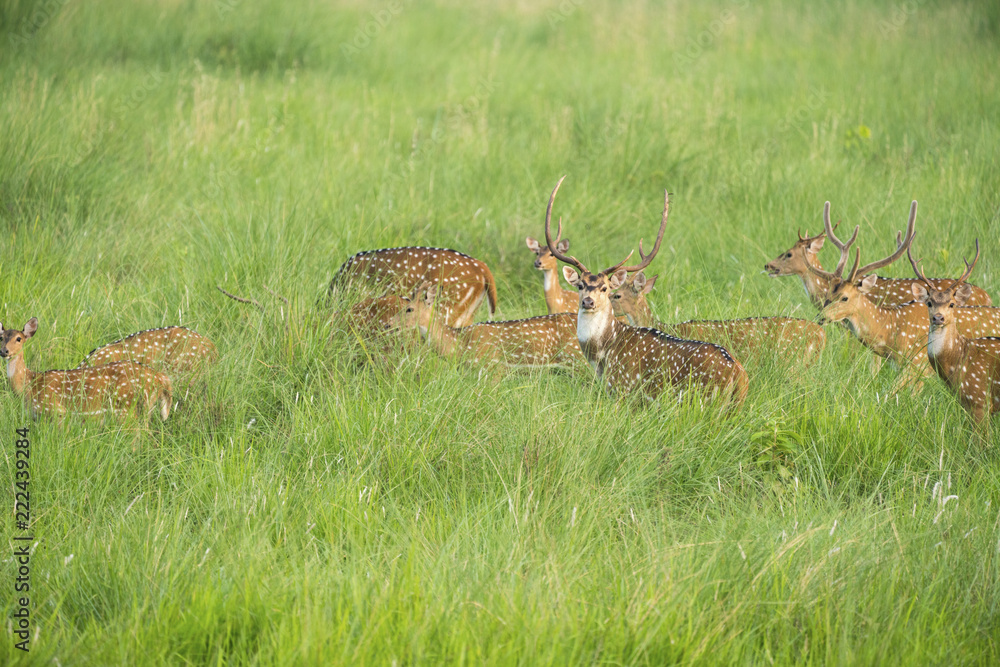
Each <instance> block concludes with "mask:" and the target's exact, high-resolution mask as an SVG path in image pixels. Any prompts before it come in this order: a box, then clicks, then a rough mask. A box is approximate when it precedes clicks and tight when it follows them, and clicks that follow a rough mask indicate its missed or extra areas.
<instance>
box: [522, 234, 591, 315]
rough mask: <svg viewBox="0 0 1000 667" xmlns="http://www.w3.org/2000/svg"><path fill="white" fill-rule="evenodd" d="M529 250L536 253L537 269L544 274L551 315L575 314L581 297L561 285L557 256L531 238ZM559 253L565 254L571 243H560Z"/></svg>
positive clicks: (547, 303)
mask: <svg viewBox="0 0 1000 667" xmlns="http://www.w3.org/2000/svg"><path fill="white" fill-rule="evenodd" d="M526 242H527V244H528V250H530V251H531V252H533V253H535V255H536V257H535V268H536V269H538V270H539V271H541V272H542V278H543V280H544V283H543V284H544V287H545V307H546V308H548V310H549V315H553V314H555V313H575V312H576V309H577V307H578V306H579V301H580V296H579V295H578V294H577V293H576V292H574V291H573V290H568V289H564V288H563V286H562V285H560V284H559V274H558V273H556V269H558V268H559V262H558V261H557V260H556V258H555V255H553V254H552V253H551V252H549V248H548V246H543V245H539V244H538V241H536V240H535V239H533V238H531V237H530V236H529V237H528V238H527V239H526ZM558 250H559V252H561V253H565V252H566V251H567V250H569V241H568V240H566V239H563V240H561V241H559V248H558Z"/></svg>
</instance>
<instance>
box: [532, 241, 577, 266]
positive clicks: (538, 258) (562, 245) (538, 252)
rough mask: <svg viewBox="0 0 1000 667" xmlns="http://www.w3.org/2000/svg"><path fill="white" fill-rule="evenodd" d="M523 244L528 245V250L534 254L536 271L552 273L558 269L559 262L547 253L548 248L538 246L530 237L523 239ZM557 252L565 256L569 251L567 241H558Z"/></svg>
mask: <svg viewBox="0 0 1000 667" xmlns="http://www.w3.org/2000/svg"><path fill="white" fill-rule="evenodd" d="M525 242H526V243H527V245H528V250H530V251H531V252H533V253H535V268H536V269H538V270H539V271H554V270H555V269H557V268H558V267H559V262H558V261H557V260H556V258H555V255H553V254H552V253H551V252H550V251H549V247H548V246H544V245H540V244H539V243H538V241H536V240H535V239H533V238H531V237H530V236H529V237H528V238H527V239H525ZM557 250H559V252H561V253H563V254H565V253H566V251H567V250H569V241H568V240H567V239H562V240H561V241H559V243H558V246H557Z"/></svg>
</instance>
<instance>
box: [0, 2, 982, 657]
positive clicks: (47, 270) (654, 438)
mask: <svg viewBox="0 0 1000 667" xmlns="http://www.w3.org/2000/svg"><path fill="white" fill-rule="evenodd" d="M998 62H1000V9H998V6H997V5H996V3H991V2H985V1H984V2H936V1H933V0H927V1H926V2H922V1H920V0H916V1H914V2H908V3H898V4H893V3H883V2H872V3H868V2H849V3H839V2H815V3H808V4H807V5H806V6H804V7H803V6H799V5H797V4H795V5H793V4H791V3H789V4H787V5H786V4H780V3H777V2H771V1H769V0H737V1H735V2H707V3H702V2H699V3H694V2H692V3H683V4H681V3H666V4H660V3H652V2H637V3H624V2H602V1H598V0H563V2H561V3H559V2H556V1H555V0H553V1H552V2H549V3H546V2H538V3H534V2H526V1H523V0H505V1H503V2H497V3H482V5H481V6H473V7H470V6H468V3H464V2H457V1H451V2H446V1H442V2H437V3H429V4H428V3H417V2H408V1H406V0H396V1H393V2H374V3H370V4H364V3H357V4H355V3H345V4H344V6H339V7H330V6H327V5H326V4H325V3H318V2H306V3H283V2H277V1H270V0H268V1H266V2H249V1H248V0H216V1H215V2H208V1H205V2H200V1H192V2H178V1H175V0H165V1H163V2H152V1H143V2H132V3H129V4H128V5H127V6H124V7H119V3H117V2H111V1H110V0H95V1H91V2H62V1H61V0H47V1H43V2H38V3H31V2H24V1H20V2H19V1H18V0H0V86H2V91H3V94H2V96H0V229H2V236H3V238H2V242H0V244H2V248H3V250H2V255H0V257H2V262H3V266H2V269H3V271H2V276H3V278H2V280H0V303H2V310H0V320H2V322H3V323H4V324H5V325H6V326H8V327H10V326H17V327H20V326H21V325H22V324H23V323H24V322H25V321H26V320H27V319H28V318H29V317H32V316H37V317H38V318H39V320H40V327H39V332H38V334H36V336H35V338H33V339H32V341H31V342H30V343H29V345H28V346H27V347H26V350H27V354H26V358H27V361H28V363H29V365H30V366H31V367H32V368H33V369H36V370H41V369H47V368H64V367H71V366H75V365H76V363H77V362H78V361H79V360H80V359H81V358H82V357H83V355H84V354H86V353H87V352H88V351H89V350H90V349H92V348H93V347H95V346H97V345H98V344H101V343H103V342H106V341H109V340H112V339H115V338H118V337H120V336H121V335H123V334H127V333H130V332H133V331H136V330H139V329H145V328H149V327H154V326H163V325H170V324H183V325H186V326H191V327H193V328H195V329H197V330H198V331H199V332H201V333H203V334H206V335H207V336H209V337H210V338H212V339H213V340H214V341H215V342H216V344H217V345H218V347H219V349H220V351H221V353H222V357H221V361H220V363H219V364H218V365H217V366H216V367H214V368H213V369H212V370H211V371H210V373H209V374H208V376H207V378H206V379H205V381H204V382H203V383H200V384H196V385H195V386H193V387H191V388H189V389H188V390H187V391H186V392H183V393H185V394H186V395H184V396H181V398H182V401H181V404H180V406H179V407H178V409H177V410H176V411H175V413H174V414H173V415H172V416H171V418H170V420H169V421H167V422H166V423H162V424H161V423H159V422H154V423H152V424H150V425H148V426H147V425H144V424H139V423H127V424H125V425H117V424H113V423H101V422H95V421H90V422H82V421H74V420H70V421H69V422H67V423H66V424H65V425H64V426H62V427H60V426H58V425H57V424H55V423H52V422H49V421H41V422H37V423H34V424H31V442H32V458H31V475H32V477H31V501H32V502H31V510H32V520H33V524H32V527H31V528H32V530H31V532H32V533H33V534H34V536H35V538H36V540H37V546H36V547H35V550H34V552H33V556H32V559H31V613H32V619H31V628H32V629H31V633H32V634H31V643H30V648H31V650H30V653H27V654H25V653H23V652H21V651H19V650H16V649H15V648H14V643H15V641H17V639H15V637H14V636H13V635H12V634H11V633H12V628H13V625H12V624H11V623H9V622H8V623H5V625H4V630H3V632H0V635H3V641H2V642H0V663H3V664H57V665H83V664H86V665H105V664H121V665H132V664H144V663H149V664H192V665H194V664H208V663H212V664H261V665H271V664H324V663H325V664H333V663H341V664H417V663H421V664H428V663H439V662H447V663H469V664H480V663H500V664H511V663H519V664H580V663H601V664H651V665H658V664H664V663H671V662H682V663H693V664H720V663H740V664H744V663H760V664H764V663H779V664H789V663H797V664H803V663H804V664H873V663H891V664H996V663H997V662H998V661H1000V553H998V552H1000V458H998V449H997V442H998V439H1000V432H998V430H997V429H996V428H993V429H992V430H991V431H990V432H989V433H987V434H985V435H980V434H978V433H977V431H976V429H975V428H974V427H973V425H972V424H971V422H970V420H969V418H968V416H967V414H966V413H965V411H964V410H963V409H962V408H961V407H960V406H959V405H958V404H957V402H956V401H955V400H954V397H953V396H952V395H951V394H950V393H949V392H948V391H946V389H945V388H944V386H943V385H942V384H941V383H940V382H939V381H937V380H936V379H933V380H932V381H930V382H928V383H927V386H926V387H925V389H924V391H923V392H922V393H921V394H919V395H918V396H911V395H910V394H909V393H905V394H902V395H899V396H898V398H897V397H892V398H891V399H888V400H887V392H888V391H889V389H890V388H891V386H892V383H893V382H894V381H895V379H896V371H895V370H894V369H893V368H892V367H890V366H889V365H886V366H884V367H883V368H882V370H881V371H879V372H878V373H877V374H873V371H872V364H871V360H870V357H871V355H870V354H869V353H868V352H867V351H866V350H865V349H864V348H862V347H861V345H860V344H859V343H858V342H857V341H856V340H854V339H853V338H852V337H851V336H850V335H849V333H848V332H847V331H846V330H844V329H841V328H836V327H828V331H827V333H828V337H829V343H828V346H827V349H826V351H825V353H824V355H823V357H822V359H821V360H820V362H819V363H818V364H817V365H816V366H814V367H812V368H810V369H808V370H806V371H804V372H803V371H797V370H796V369H795V365H794V363H791V364H789V363H781V362H782V360H774V359H771V360H766V362H765V363H762V364H760V365H758V366H757V367H756V368H755V369H754V370H753V371H751V372H752V377H751V388H750V394H749V397H748V399H747V402H746V404H745V405H744V407H743V408H742V409H741V410H740V411H738V412H737V413H735V414H732V415H729V416H719V415H717V414H716V413H714V412H713V411H711V410H703V409H701V408H699V407H698V406H697V405H688V404H685V405H680V406H678V405H676V404H675V402H673V401H671V400H669V399H666V400H661V401H659V402H658V403H656V404H654V405H652V406H650V407H648V408H643V409H637V408H636V407H635V406H634V405H633V404H631V403H629V402H626V401H616V400H614V399H613V398H611V397H609V396H608V395H606V394H605V393H604V392H602V391H601V390H600V388H599V387H598V386H596V385H595V383H593V382H592V381H591V378H590V377H588V376H577V375H572V374H567V373H559V372H517V373H511V374H508V375H504V376H495V375H494V376H491V377H489V378H483V379H481V378H480V375H479V374H478V373H477V372H476V370H475V369H470V368H468V367H467V365H464V364H457V363H455V362H452V361H448V360H442V359H439V358H436V357H435V356H434V355H433V354H430V353H428V352H421V353H419V354H414V355H410V356H408V357H402V356H401V357H400V358H398V359H394V360H392V361H391V371H387V370H381V369H380V367H369V368H365V369H359V367H358V366H357V365H356V363H355V362H356V360H357V359H358V358H359V355H361V354H363V351H359V350H358V349H357V347H356V346H355V345H353V344H352V343H351V342H350V341H345V340H339V339H338V340H334V341H332V342H331V341H328V340H327V333H326V331H325V330H324V329H323V327H322V326H320V324H321V323H322V321H323V318H322V315H323V313H322V311H320V310H318V309H317V307H316V302H317V299H318V297H319V296H320V295H322V294H323V292H324V289H325V286H326V284H327V283H328V282H329V280H330V278H331V277H332V275H333V273H334V271H335V270H336V268H337V267H338V266H339V265H340V263H341V262H342V261H343V260H344V259H346V257H347V256H349V255H350V254H353V253H354V252H356V251H359V250H363V249H370V248H378V247H386V246H393V245H438V246H445V247H452V248H456V249H459V250H462V251H464V252H468V253H469V254H471V255H473V256H475V257H477V258H480V259H482V260H484V261H486V262H487V263H488V264H489V265H490V267H491V268H492V269H493V272H494V274H495V275H496V277H497V280H498V282H499V293H500V294H499V297H500V315H501V316H502V317H504V318H513V317H522V316H529V315H535V314H542V313H544V308H545V307H544V302H543V298H542V289H541V278H540V276H539V274H538V273H537V272H536V271H534V270H533V268H532V266H531V262H532V260H533V256H532V255H531V253H530V252H529V251H528V250H527V249H526V248H525V246H524V238H525V236H528V235H530V236H535V237H536V238H537V237H540V236H541V235H542V220H543V214H544V208H545V204H546V201H547V199H548V194H549V192H550V190H551V188H552V187H553V185H554V184H555V182H556V180H557V179H558V178H559V177H560V176H561V175H563V174H568V178H567V180H566V182H565V184H564V185H563V187H562V189H561V191H560V195H559V197H560V198H559V200H558V202H557V209H558V214H559V215H562V216H563V221H564V225H565V236H566V237H568V238H570V239H571V240H572V243H573V246H572V251H573V253H574V254H576V255H577V256H578V257H580V258H581V259H582V260H583V261H585V262H587V263H588V265H589V266H594V265H603V266H607V265H610V264H612V263H615V262H617V261H619V260H620V259H622V258H623V257H624V256H625V254H626V253H627V252H628V251H629V250H630V249H632V248H634V247H636V246H637V243H638V240H639V238H640V237H643V238H646V239H650V238H651V237H652V236H653V235H654V234H655V231H656V225H657V223H658V220H659V212H660V208H661V206H662V193H663V190H664V189H665V188H666V189H669V190H670V192H672V193H673V199H672V201H673V205H672V210H671V217H670V225H669V230H668V233H667V237H666V238H665V240H664V243H663V248H662V250H661V251H660V253H659V256H658V258H657V259H656V261H655V263H654V265H653V267H651V268H652V271H651V273H658V274H659V275H660V279H659V282H658V283H657V289H656V291H655V292H654V295H653V296H654V301H655V309H656V311H657V313H658V314H659V316H660V317H661V318H662V319H665V320H668V321H669V320H674V319H678V320H679V319H690V318H705V317H737V316H749V315H765V314H784V315H795V316H800V317H806V318H812V317H813V316H814V315H815V311H814V309H813V308H812V307H811V306H810V304H809V303H808V301H807V300H806V298H805V295H804V293H803V291H802V288H801V285H800V284H798V280H797V279H791V278H785V279H779V280H771V279H768V278H767V277H766V276H764V275H762V272H761V270H762V268H763V264H764V263H765V262H766V261H768V260H770V259H772V258H773V257H774V256H776V255H777V254H778V253H779V252H781V251H784V250H785V249H787V248H788V247H789V246H790V245H791V244H792V242H793V241H794V240H795V232H796V229H797V228H802V229H803V231H807V230H808V231H809V232H811V233H814V234H815V233H818V231H819V230H820V228H821V211H822V206H823V202H824V201H825V200H828V199H829V200H830V201H831V202H832V205H833V212H834V213H833V214H834V216H835V219H836V218H842V219H843V220H844V224H845V226H853V225H854V224H860V225H861V228H862V231H861V235H860V241H859V244H860V246H861V248H862V251H863V253H864V256H865V258H868V259H869V260H873V259H875V258H876V256H877V255H880V254H887V253H888V252H889V251H891V250H892V248H893V239H894V235H895V231H896V230H897V229H902V228H903V226H904V225H905V221H906V214H907V211H908V206H909V202H910V201H911V199H917V200H918V201H919V202H920V214H919V217H918V220H917V227H918V234H917V240H916V243H915V247H916V248H918V254H919V255H921V256H922V257H923V258H924V267H925V270H926V272H927V273H928V275H939V276H951V275H953V274H954V275H957V274H958V273H959V272H960V269H961V267H962V263H961V257H962V255H963V254H971V252H972V247H973V242H974V239H976V238H979V239H980V241H981V243H982V245H983V258H982V259H981V260H980V262H979V265H978V267H977V269H976V273H975V275H974V277H973V281H974V282H975V283H976V284H978V285H981V286H982V287H984V288H986V289H987V290H988V291H990V292H991V293H992V294H993V295H994V301H995V302H996V301H998V300H1000V299H998V295H1000V257H998V255H997V252H998V248H997V234H998V231H1000V161H998V146H1000V111H998V110H1000V73H998V70H997V63H998ZM832 252H833V251H832V250H830V249H826V250H824V254H823V259H824V261H825V262H826V263H827V265H830V264H832V263H833V262H834V261H835V256H834V255H833V254H832ZM883 273H885V274H888V275H897V276H904V277H909V276H910V269H909V266H908V265H907V264H906V262H905V261H903V262H901V263H898V264H897V265H895V266H893V267H890V268H889V269H886V270H884V271H883ZM216 285H221V286H223V287H225V288H226V289H228V290H230V291H232V292H236V293H240V294H243V295H246V296H251V297H253V298H256V299H258V300H259V301H260V302H261V303H262V304H263V305H264V306H265V310H264V312H260V311H258V310H256V309H254V308H252V307H248V306H245V305H242V304H238V303H235V302H233V301H230V300H228V299H226V298H225V297H223V296H222V295H221V294H220V293H219V292H217V291H216V290H215V286H216ZM265 287H269V288H271V289H273V290H275V291H276V292H278V293H281V294H283V295H284V296H286V297H288V299H289V300H290V303H289V304H288V305H287V306H286V305H284V304H282V303H281V302H279V301H278V300H276V299H274V298H273V297H271V296H270V295H269V294H268V292H267V291H266V289H265ZM481 316H485V310H484V312H483V313H481ZM3 393H4V396H3V400H2V401H0V442H2V451H3V453H4V458H3V467H4V469H5V477H4V479H5V480H11V481H10V482H9V483H5V485H4V486H5V490H4V493H5V494H7V495H6V496H5V497H7V498H10V500H9V501H8V502H7V505H6V506H7V507H9V508H11V510H10V511H9V512H8V516H5V518H4V525H3V534H4V536H5V537H6V539H7V540H8V544H9V548H8V554H7V555H5V556H3V557H2V558H0V561H2V565H0V580H2V583H0V587H2V588H3V590H4V591H5V593H4V595H3V596H2V597H0V606H3V609H4V615H5V616H7V617H9V616H10V614H12V613H13V612H14V610H15V608H16V604H17V603H16V596H15V594H14V593H13V585H14V584H13V582H14V578H15V576H16V565H15V562H14V560H13V559H11V558H10V553H9V552H10V550H11V549H13V548H14V544H15V543H14V541H13V537H14V535H16V534H19V533H18V532H17V531H15V529H14V516H13V490H14V489H13V480H14V465H15V463H14V458H13V447H14V444H13V443H14V439H15V435H14V430H15V428H17V427H20V426H24V425H27V424H30V422H29V420H28V417H27V415H26V413H25V412H24V410H23V408H22V405H21V401H20V399H19V398H18V397H16V396H15V395H14V394H13V392H12V391H10V389H9V386H8V388H7V389H6V390H5V391H4V392H3Z"/></svg>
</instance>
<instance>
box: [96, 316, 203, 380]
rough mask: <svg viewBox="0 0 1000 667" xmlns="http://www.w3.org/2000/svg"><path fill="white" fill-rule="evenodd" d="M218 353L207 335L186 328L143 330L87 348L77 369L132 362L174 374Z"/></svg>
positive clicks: (197, 367) (190, 369)
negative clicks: (88, 351)
mask: <svg viewBox="0 0 1000 667" xmlns="http://www.w3.org/2000/svg"><path fill="white" fill-rule="evenodd" d="M218 358H219V353H218V351H217V350H216V349H215V345H213V344H212V341H210V340H209V339H208V338H205V337H204V336H202V335H201V334H199V333H196V332H194V331H191V330H190V329H188V328H186V327H162V328H160V329H146V330H145V331H139V332H138V333H134V334H132V335H130V336H126V337H125V338H122V339H120V340H116V341H114V342H113V343H108V344H107V345H103V346H101V347H99V348H96V349H94V350H91V351H90V353H89V354H88V355H87V356H86V357H85V358H84V360H83V361H81V362H80V365H79V366H77V368H86V367H87V366H99V365H101V364H111V363H114V362H116V361H135V362H138V363H140V364H145V365H147V366H150V367H152V368H159V369H162V370H166V371H173V372H177V373H186V372H196V371H198V370H200V369H201V368H202V367H203V366H205V365H208V364H211V363H213V362H214V361H215V360H216V359H218Z"/></svg>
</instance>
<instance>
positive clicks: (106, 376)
mask: <svg viewBox="0 0 1000 667" xmlns="http://www.w3.org/2000/svg"><path fill="white" fill-rule="evenodd" d="M0 330H2V331H3V335H2V339H0V357H3V358H4V359H7V378H8V379H9V380H10V384H11V387H13V389H14V391H15V392H16V393H18V394H21V395H22V396H23V397H24V404H25V406H26V407H27V408H28V410H29V411H30V413H31V417H32V418H33V419H37V418H38V416H39V415H42V414H54V415H58V416H59V417H64V416H65V415H67V414H69V413H73V414H78V415H82V416H97V415H102V414H105V413H110V414H112V415H114V416H116V417H118V418H123V417H126V416H127V415H128V414H129V413H130V412H132V411H134V410H137V411H138V413H139V415H140V416H146V415H148V414H150V413H151V412H152V411H153V410H155V409H156V408H157V407H159V410H160V417H161V418H162V419H163V420H166V419H167V417H169V416H170V401H171V386H170V380H169V378H167V376H166V375H164V374H163V373H158V372H156V371H154V370H153V369H151V368H149V367H148V366H145V365H143V364H138V363H136V362H134V361H116V362H113V363H109V364H104V365H102V366H94V367H89V368H74V369H72V370H51V371H44V372H41V373H36V372H34V371H32V370H31V369H29V368H28V366H27V364H26V363H25V361H24V350H23V346H24V343H25V342H26V341H27V340H28V339H29V338H31V337H32V336H34V335H35V331H37V330H38V319H37V318H34V317H32V318H31V319H30V320H28V322H27V324H25V325H24V328H23V329H21V330H18V329H5V328H3V326H2V325H0Z"/></svg>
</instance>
